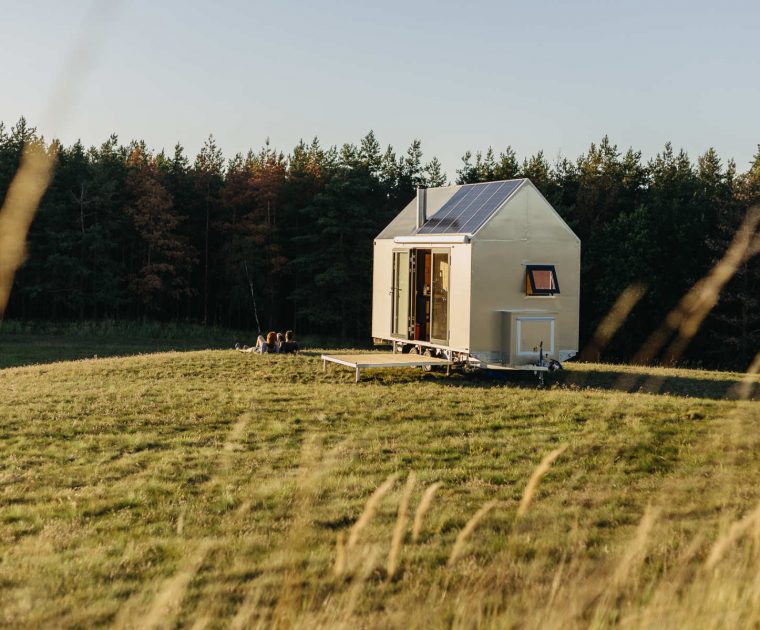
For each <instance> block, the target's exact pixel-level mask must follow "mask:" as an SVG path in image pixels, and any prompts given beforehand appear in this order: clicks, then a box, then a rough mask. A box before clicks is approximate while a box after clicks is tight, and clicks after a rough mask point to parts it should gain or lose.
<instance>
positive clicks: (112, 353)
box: [0, 335, 230, 369]
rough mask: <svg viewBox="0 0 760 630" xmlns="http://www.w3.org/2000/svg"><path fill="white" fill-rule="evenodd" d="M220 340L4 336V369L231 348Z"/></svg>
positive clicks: (0, 356) (0, 345)
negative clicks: (159, 353)
mask: <svg viewBox="0 0 760 630" xmlns="http://www.w3.org/2000/svg"><path fill="white" fill-rule="evenodd" d="M229 347H230V343H229V342H227V341H219V340H203V339H193V340H188V341H183V340H174V339H173V340H160V339H129V340H126V339H114V338H111V339H108V338H97V337H95V338H89V339H87V338H83V337H65V336H55V335H51V336H46V335H6V336H0V369H4V368H11V367H23V366H26V365H41V364H46V363H56V362H58V361H77V360H79V359H93V358H106V357H126V356H134V355H137V354H149V353H153V352H172V351H180V352H184V351H191V350H209V349H219V348H229Z"/></svg>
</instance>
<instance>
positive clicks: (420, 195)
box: [417, 186, 427, 230]
mask: <svg viewBox="0 0 760 630" xmlns="http://www.w3.org/2000/svg"><path fill="white" fill-rule="evenodd" d="M425 221H427V188H423V187H422V186H417V229H418V230H419V229H420V228H421V227H422V226H423V225H425Z"/></svg>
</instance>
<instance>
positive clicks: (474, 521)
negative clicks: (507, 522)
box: [446, 501, 499, 567]
mask: <svg viewBox="0 0 760 630" xmlns="http://www.w3.org/2000/svg"><path fill="white" fill-rule="evenodd" d="M497 505H499V502H498V501H489V502H488V503H486V504H485V505H484V506H483V507H482V508H480V509H479V510H478V511H477V512H475V515H474V516H473V517H472V518H471V519H470V520H469V521H467V523H466V524H465V526H464V527H463V528H462V531H461V532H459V534H458V535H457V539H456V540H455V541H454V547H453V548H452V550H451V555H450V556H449V561H448V562H447V563H446V566H449V567H450V566H453V564H454V563H455V562H456V561H457V559H458V558H459V556H461V555H462V550H463V549H464V544H465V542H467V537H468V536H469V535H470V534H472V532H473V531H475V528H476V527H477V526H478V523H480V521H482V520H483V519H484V518H485V517H486V514H488V513H489V512H490V511H491V510H492V509H494V508H495V507H496V506H497Z"/></svg>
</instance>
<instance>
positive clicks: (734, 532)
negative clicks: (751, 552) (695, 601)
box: [705, 504, 760, 587]
mask: <svg viewBox="0 0 760 630" xmlns="http://www.w3.org/2000/svg"><path fill="white" fill-rule="evenodd" d="M753 526H754V530H755V538H756V539H757V540H756V542H757V543H760V504H758V506H757V507H756V508H755V509H754V510H753V511H752V512H750V513H749V514H747V516H745V517H744V518H743V519H741V520H740V521H736V522H735V523H733V524H732V525H731V527H730V528H729V530H728V531H727V532H726V533H725V534H723V535H722V536H721V537H720V538H718V540H716V541H715V544H714V545H713V548H712V550H711V551H710V555H709V556H708V557H707V561H706V562H705V568H706V569H707V570H708V571H709V570H712V569H714V568H715V565H717V564H718V563H719V562H720V561H721V559H722V558H723V556H724V555H725V554H726V551H728V549H729V548H730V547H731V546H733V545H734V544H735V543H736V541H738V540H739V539H740V538H741V537H742V536H743V535H744V534H745V533H747V532H748V531H750V528H751V527H753ZM758 577H759V578H760V574H759V575H758ZM758 586H759V587H760V583H759V584H758Z"/></svg>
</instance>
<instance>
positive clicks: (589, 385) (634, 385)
mask: <svg viewBox="0 0 760 630" xmlns="http://www.w3.org/2000/svg"><path fill="white" fill-rule="evenodd" d="M616 367H617V366H610V368H609V369H604V368H603V367H601V366H594V367H591V366H588V367H586V366H584V365H582V364H576V365H574V366H573V367H572V368H570V369H567V370H561V371H559V372H553V373H546V374H545V385H544V387H545V388H558V389H568V390H583V389H599V390H606V391H618V392H625V393H642V394H659V395H670V396H680V397H684V398H702V399H710V400H739V399H742V398H744V399H748V400H760V381H758V379H757V378H756V377H755V379H754V382H752V381H750V382H748V383H746V384H745V383H743V381H742V377H741V375H738V374H734V373H728V372H726V373H725V375H723V374H721V375H720V376H717V377H711V376H712V375H713V374H716V373H709V374H710V376H706V375H705V373H702V372H697V371H696V370H695V371H694V375H693V376H691V375H689V373H688V372H689V370H686V369H684V370H679V371H678V372H679V373H678V374H662V373H661V370H658V369H657V368H653V369H652V372H651V373H647V372H646V369H645V368H634V369H632V371H625V370H620V369H615V368H616ZM633 370H635V371H633ZM362 380H366V381H370V382H375V383H380V384H383V385H393V384H395V383H408V382H415V381H416V382H420V381H421V382H425V381H428V382H435V383H437V384H439V385H441V386H444V387H467V388H482V389H488V388H491V387H495V386H507V387H518V388H521V389H537V388H538V387H539V382H538V377H537V376H536V375H535V374H533V373H532V372H530V371H505V372H497V371H478V372H472V373H462V372H460V371H454V372H453V373H452V375H451V376H449V377H446V376H445V375H444V374H443V373H442V372H437V371H434V372H431V373H426V374H420V372H419V370H417V369H414V368H413V369H404V370H403V371H402V370H399V369H393V370H388V371H386V370H364V371H363V372H362Z"/></svg>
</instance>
